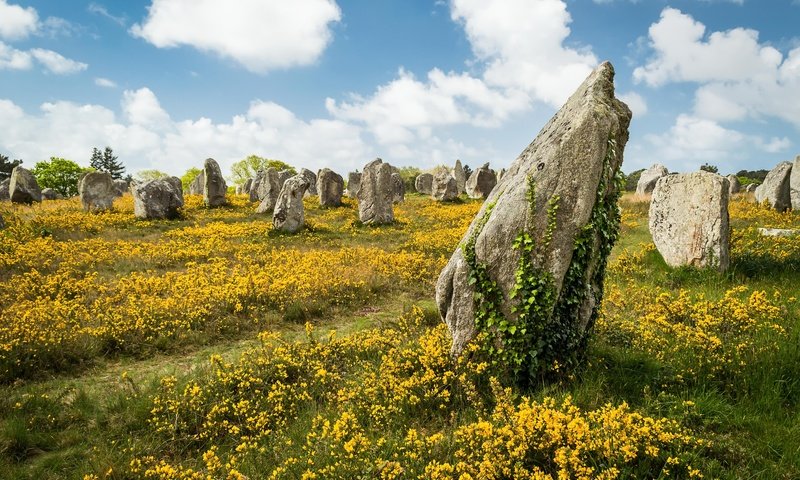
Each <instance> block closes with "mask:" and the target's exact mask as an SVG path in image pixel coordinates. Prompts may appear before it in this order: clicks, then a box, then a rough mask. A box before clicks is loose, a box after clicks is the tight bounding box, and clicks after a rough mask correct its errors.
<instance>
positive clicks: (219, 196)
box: [203, 158, 228, 207]
mask: <svg viewBox="0 0 800 480" xmlns="http://www.w3.org/2000/svg"><path fill="white" fill-rule="evenodd" d="M203 175H204V176H205V179H204V183H203V202H204V203H205V204H206V206H208V207H220V206H222V205H225V204H227V203H228V200H227V198H226V195H227V193H228V185H227V183H225V178H224V177H223V176H222V171H221V170H220V168H219V164H218V163H217V161H216V160H214V159H213V158H207V159H206V161H205V163H204V164H203Z"/></svg>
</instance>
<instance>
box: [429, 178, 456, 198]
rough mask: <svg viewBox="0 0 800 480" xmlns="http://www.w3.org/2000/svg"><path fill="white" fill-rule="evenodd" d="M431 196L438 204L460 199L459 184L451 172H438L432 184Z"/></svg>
mask: <svg viewBox="0 0 800 480" xmlns="http://www.w3.org/2000/svg"><path fill="white" fill-rule="evenodd" d="M431 196H432V197H433V199H434V200H436V201H437V202H449V201H452V200H455V199H456V198H457V197H458V183H457V182H456V179H455V178H454V177H453V176H452V175H450V172H448V171H446V170H441V171H439V172H436V175H435V176H434V177H433V182H432V183H431Z"/></svg>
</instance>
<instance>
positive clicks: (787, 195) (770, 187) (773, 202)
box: [755, 162, 792, 212]
mask: <svg viewBox="0 0 800 480" xmlns="http://www.w3.org/2000/svg"><path fill="white" fill-rule="evenodd" d="M791 175H792V162H781V163H779V164H778V165H776V166H775V168H773V169H772V170H770V172H769V173H768V174H767V176H766V178H764V182H763V183H762V184H761V185H759V186H758V187H757V188H756V192H755V194H756V202H758V203H762V202H767V204H769V206H770V207H771V208H774V209H775V210H777V211H779V212H783V211H786V210H789V209H790V208H792V195H791V188H790V181H789V180H790V177H791Z"/></svg>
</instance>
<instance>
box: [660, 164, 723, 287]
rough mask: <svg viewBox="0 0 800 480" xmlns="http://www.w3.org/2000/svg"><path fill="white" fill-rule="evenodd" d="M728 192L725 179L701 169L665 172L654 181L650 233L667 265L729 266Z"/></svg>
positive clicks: (717, 267)
mask: <svg viewBox="0 0 800 480" xmlns="http://www.w3.org/2000/svg"><path fill="white" fill-rule="evenodd" d="M729 191H730V185H729V183H728V179H727V178H725V177H722V176H720V175H717V174H716V173H710V172H702V171H701V172H693V173H681V174H673V175H667V176H665V177H662V178H660V179H659V180H658V182H656V188H655V190H653V198H652V199H651V201H650V234H651V235H652V236H653V243H655V245H656V248H657V249H658V251H659V253H661V256H662V257H664V261H665V262H667V265H670V266H673V267H680V266H683V265H690V266H693V267H698V268H716V269H718V270H720V271H725V270H727V269H728V266H729V265H730V228H729V223H730V221H729V218H728V195H729Z"/></svg>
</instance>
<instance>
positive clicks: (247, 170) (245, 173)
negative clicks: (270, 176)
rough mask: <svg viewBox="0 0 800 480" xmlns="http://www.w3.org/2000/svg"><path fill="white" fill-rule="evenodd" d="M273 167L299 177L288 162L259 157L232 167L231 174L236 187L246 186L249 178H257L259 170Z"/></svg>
mask: <svg viewBox="0 0 800 480" xmlns="http://www.w3.org/2000/svg"><path fill="white" fill-rule="evenodd" d="M269 167H272V168H274V169H276V170H278V171H281V170H289V171H290V172H292V175H297V170H295V168H294V167H293V166H291V165H289V164H288V163H286V162H282V161H280V160H274V159H269V158H263V157H259V156H258V155H250V156H248V157H247V158H245V159H244V160H239V161H238V162H236V163H234V164H233V165H231V174H232V177H233V178H232V180H233V183H234V185H244V182H246V181H247V179H248V178H253V177H255V176H256V172H258V171H259V170H266V169H267V168H269Z"/></svg>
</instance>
